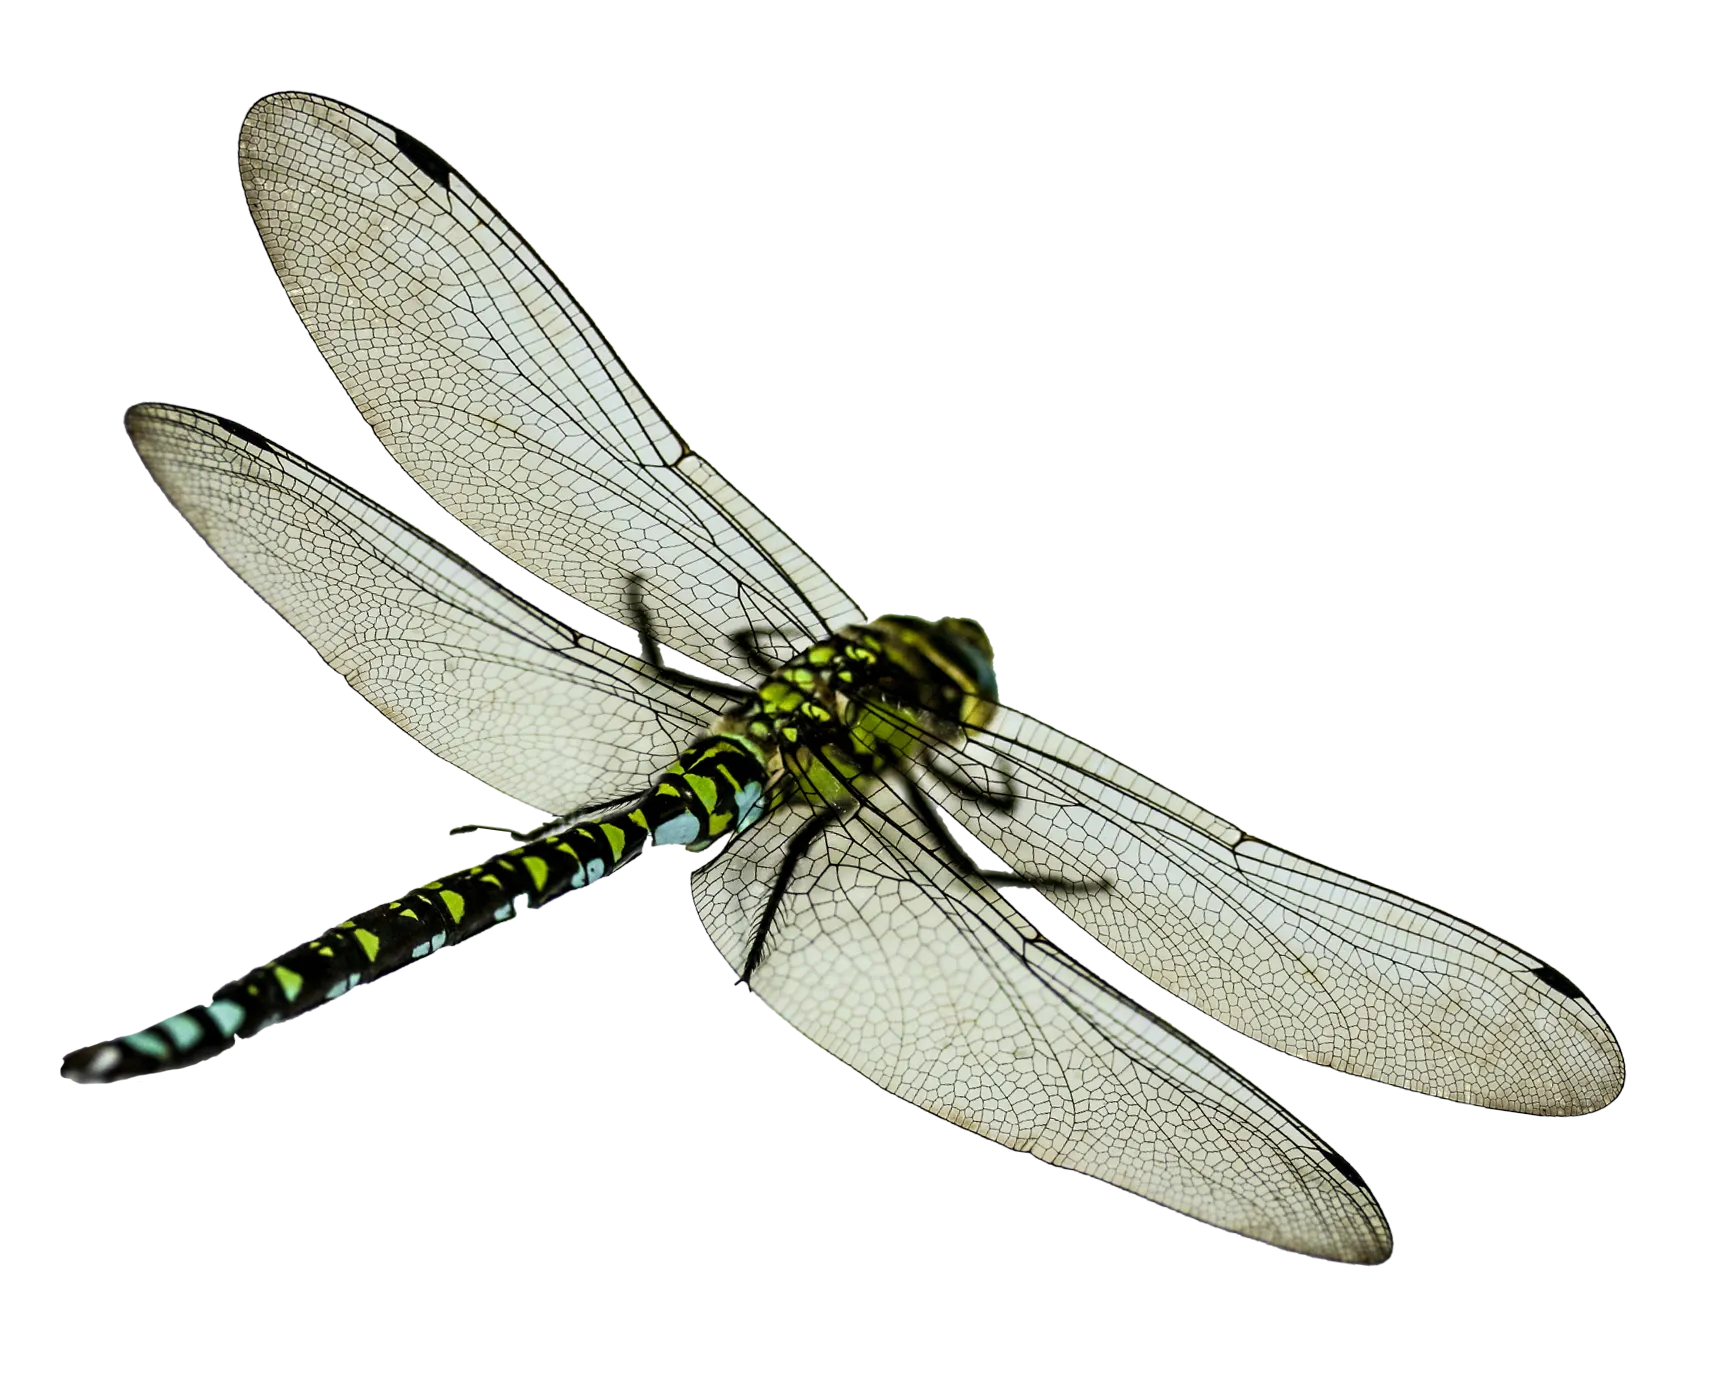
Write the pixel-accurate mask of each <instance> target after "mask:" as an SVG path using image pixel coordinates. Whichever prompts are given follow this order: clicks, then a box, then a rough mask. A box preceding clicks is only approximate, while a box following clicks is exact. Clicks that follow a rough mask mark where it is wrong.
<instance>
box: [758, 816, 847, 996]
mask: <svg viewBox="0 0 1727 1374" xmlns="http://www.w3.org/2000/svg"><path fill="white" fill-rule="evenodd" d="M840 815H841V813H840V812H838V811H834V810H827V811H818V812H816V813H815V815H813V816H811V817H810V818H809V819H808V820H807V821H805V822H804V823H803V824H802V825H800V826H799V827H798V828H797V831H796V832H795V833H794V834H793V835H792V838H791V843H790V844H788V845H787V846H786V854H785V858H783V859H782V860H780V867H779V872H777V873H775V874H774V889H773V891H772V892H770V893H769V894H768V900H767V904H766V905H765V906H763V907H762V914H761V916H760V917H759V918H758V919H757V921H756V933H755V936H754V937H753V938H752V939H751V940H750V952H749V954H748V955H746V956H745V958H744V971H743V973H742V974H740V975H739V977H738V982H740V983H748V982H749V981H750V975H751V974H753V973H754V972H755V971H756V969H757V967H758V966H760V964H761V961H762V954H763V953H764V952H765V950H766V949H767V943H768V932H769V931H770V930H771V929H773V924H774V914H775V913H776V912H777V911H778V910H779V907H780V903H781V902H782V901H784V900H785V895H786V888H787V887H789V886H790V885H791V880H792V873H793V872H794V870H796V868H797V866H798V862H799V860H801V859H802V858H803V856H804V855H805V854H807V853H809V849H810V846H811V845H813V844H814V843H815V842H816V836H818V835H820V834H821V833H822V831H824V830H826V829H827V828H828V827H829V826H830V825H832V824H833V823H834V822H835V821H837V820H839V819H840Z"/></svg>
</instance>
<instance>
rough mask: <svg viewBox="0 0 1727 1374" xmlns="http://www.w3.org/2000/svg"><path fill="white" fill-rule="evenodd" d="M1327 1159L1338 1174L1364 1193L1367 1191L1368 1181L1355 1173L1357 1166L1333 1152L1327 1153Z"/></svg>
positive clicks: (1327, 1151) (1328, 1151)
mask: <svg viewBox="0 0 1727 1374" xmlns="http://www.w3.org/2000/svg"><path fill="white" fill-rule="evenodd" d="M1325 1158H1326V1159H1327V1160H1328V1161H1329V1162H1330V1164H1331V1167H1332V1168H1333V1169H1336V1170H1337V1172H1338V1173H1340V1174H1342V1175H1343V1176H1344V1177H1345V1178H1346V1179H1348V1180H1349V1181H1350V1182H1351V1183H1353V1184H1354V1185H1355V1186H1356V1187H1357V1188H1360V1189H1362V1190H1363V1191H1366V1189H1367V1180H1366V1179H1364V1178H1363V1177H1362V1176H1361V1175H1360V1174H1358V1173H1356V1172H1355V1166H1354V1165H1353V1164H1351V1163H1350V1162H1349V1161H1348V1160H1347V1159H1345V1158H1344V1157H1343V1156H1342V1155H1340V1154H1337V1153H1335V1152H1333V1151H1331V1150H1326V1151H1325Z"/></svg>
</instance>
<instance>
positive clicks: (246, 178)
mask: <svg viewBox="0 0 1727 1374" xmlns="http://www.w3.org/2000/svg"><path fill="white" fill-rule="evenodd" d="M240 176H241V180H242V181H243V182H244V184H245V188H246V200H247V203H248V205H250V207H251V210H252V217H253V219H254V221H255V222H256V223H257V226H258V233H259V235H260V236H261V237H262V238H263V240H264V246H265V248H266V249H268V250H269V254H270V261H271V262H272V263H273V264H275V268H276V272H277V274H278V275H279V276H280V277H281V279H282V285H283V286H284V287H285V288H286V289H287V292H288V298H289V299H290V300H291V301H292V302H293V303H294V308H295V309H296V310H297V311H298V312H299V314H300V318H301V320H302V321H304V322H305V325H306V328H307V329H308V330H309V331H310V332H311V335H312V338H313V339H314V340H315V341H316V342H317V345H318V347H319V349H320V350H321V351H322V352H323V354H324V358H325V360H326V361H327V362H328V363H329V364H330V366H331V368H332V369H333V370H334V371H335V373H336V375H337V377H339V378H340V379H341V381H342V385H343V386H345V387H346V388H347V389H348V394H349V396H351V397H352V398H353V401H354V404H355V405H357V406H358V407H359V409H360V413H361V414H362V415H364V416H365V417H366V420H367V421H368V422H369V423H370V424H371V426H372V427H373V429H374V430H376V431H377V434H378V437H379V439H381V440H382V441H383V443H384V446H385V447H386V448H387V449H389V451H390V452H391V454H392V455H394V456H395V458H396V460H397V461H398V462H400V463H401V464H402V466H403V467H404V468H406V469H407V470H408V472H409V473H410V474H411V475H412V476H413V478H414V479H415V480H416V481H417V482H419V483H420V485H422V486H423V487H425V488H426V490H427V491H429V492H430V493H431V494H432V495H433V496H434V497H435V498H436V499H437V500H438V501H439V502H441V503H442V504H443V506H444V508H445V509H446V510H448V511H450V513H451V514H453V515H455V516H456V517H457V518H458V519H459V520H461V521H463V522H464V523H465V524H467V525H468V526H469V527H470V528H471V529H473V530H474V531H475V532H476V533H478V534H480V535H481V536H482V537H484V538H485V539H487V540H489V541H490V542H491V543H492V544H493V545H494V546H495V547H497V548H498V549H499V550H500V551H502V552H503V553H505V554H507V555H509V557H511V558H513V559H515V560H516V561H517V562H518V563H520V564H521V565H522V566H523V567H525V568H527V569H529V570H530V571H531V572H534V573H536V574H537V575H538V576H540V577H542V578H544V579H545V580H546V581H548V582H550V583H551V584H552V585H554V586H556V587H559V588H561V589H562V590H564V591H566V592H569V593H570V594H572V595H574V596H576V597H579V598H580V599H581V600H583V601H585V602H587V603H588V604H589V605H590V606H593V607H595V608H597V609H599V610H601V611H604V612H605V613H606V614H608V615H611V616H613V617H615V618H616V619H618V620H621V621H623V622H625V623H626V624H628V623H630V616H629V611H628V602H627V597H628V588H629V579H630V575H631V574H632V573H635V574H637V575H639V576H640V577H641V578H642V579H643V581H644V582H645V584H646V592H647V597H648V602H649V605H650V607H651V610H652V613H653V616H654V622H655V629H656V630H657V632H658V634H659V636H660V638H661V639H662V640H663V641H664V642H665V643H667V644H670V645H671V646H673V647H674V648H677V649H680V650H682V651H683V652H684V653H686V654H689V655H690V656H691V657H692V658H695V659H697V660H699V661H700V662H703V663H705V664H707V665H708V666H710V667H712V668H715V669H717V670H719V671H721V672H725V673H730V674H732V675H733V676H736V677H739V678H742V679H745V680H753V679H754V678H755V676H756V674H755V673H754V671H753V670H752V669H751V668H750V666H749V663H748V660H747V659H746V658H745V657H744V656H743V655H741V654H739V653H738V652H737V651H736V650H735V649H734V648H733V647H732V646H731V644H730V643H729V642H728V640H727V635H728V634H729V633H730V632H734V631H739V630H743V629H746V628H748V627H750V626H757V627H771V628H775V629H783V630H785V631H786V632H787V633H788V634H789V635H790V637H791V640H792V647H796V648H801V647H802V646H803V645H804V644H806V643H808V642H809V641H811V640H814V639H819V638H821V637H823V636H825V635H826V634H827V633H829V631H830V630H832V629H834V628H837V627H838V626H839V625H842V624H847V623H851V622H854V621H859V620H862V619H863V618H864V617H863V615H862V613H861V612H860V611H859V610H858V608H857V607H856V606H855V605H854V604H853V603H852V601H851V598H849V597H848V596H846V594H845V593H844V592H842V591H841V590H840V589H839V587H838V586H836V585H835V584H834V582H833V581H832V580H831V579H830V578H829V577H828V576H827V574H826V573H824V572H823V571H822V570H821V569H820V568H819V567H818V566H817V565H816V564H815V562H814V561H813V560H811V559H810V557H809V556H808V555H807V554H805V553H804V552H803V550H802V549H800V548H799V547H798V546H797V545H796V544H795V543H793V542H792V540H791V539H790V538H789V537H787V535H786V534H785V533H784V532H783V531H782V530H780V529H779V527H778V526H776V525H775V524H774V523H773V522H772V521H771V520H769V519H768V518H767V517H766V516H765V515H763V514H762V513H761V512H760V511H759V510H757V509H756V508H755V507H754V506H753V505H751V504H750V502H749V501H748V500H746V499H745V498H744V497H743V496H742V495H740V494H739V493H738V492H737V491H735V490H733V488H732V487H731V486H730V485H729V484H727V483H726V481H725V480H724V479H723V478H722V477H721V476H720V475H719V474H718V473H717V472H715V471H714V469H713V468H712V467H710V466H708V464H707V463H706V462H704V461H703V460H702V459H701V458H700V457H698V456H697V455H695V454H694V453H692V452H691V451H690V449H689V448H688V446H687V445H686V444H685V443H684V441H683V439H682V438H681V437H680V436H679V435H678V434H677V432H676V431H675V430H674V429H673V428H672V426H671V425H670V424H669V423H668V422H667V421H666V419H665V417H664V416H663V415H661V414H660V412H659V411H658V410H657V409H655V407H654V405H653V403H652V402H651V401H650V400H649V399H648V397H647V394H646V393H645V392H644V391H643V390H642V388H641V386H640V385H639V384H638V383H637V382H636V380H635V378H634V377H633V376H631V375H630V373H629V370H628V369H627V368H625V366H624V365H623V363H622V362H621V361H620V360H619V359H618V357H617V355H616V354H615V353H613V352H612V350H611V346H610V345H609V344H608V343H607V342H606V340H605V337H604V336H603V335H602V334H601V333H600V331H599V330H598V328H596V327H595V325H594V323H593V321H592V320H590V319H589V318H588V317H587V315H586V314H584V313H583V311H582V309H581V307H580V306H579V305H577V303H576V301H575V300H574V298H573V297H571V295H570V293H569V292H568V291H567V290H566V289H565V288H564V286H563V284H562V283H561V282H559V281H558V279H557V277H556V276H554V275H553V274H552V272H551V269H549V268H548V267H547V266H546V265H545V263H543V262H542V261H540V259H539V257H538V256H536V255H535V253H534V250H533V249H532V248H531V247H529V246H528V244H527V242H526V241H525V240H523V239H522V237H521V236H520V235H519V234H517V233H516V231H515V230H514V229H513V228H512V227H511V226H510V224H509V223H508V221H506V220H505V219H504V217H503V216H502V215H500V214H499V213H498V212H497V210H496V209H494V208H493V207H492V205H491V204H490V203H489V202H488V201H487V200H486V199H485V198H484V197H483V196H481V195H480V193H479V192H478V191H476V190H475V189H474V188H473V187H472V186H471V185H470V184H469V183H468V182H467V181H466V180H465V179H464V178H463V177H462V176H461V175H460V174H459V173H457V172H456V171H455V170H454V169H453V168H451V167H450V166H449V164H448V163H446V162H444V160H443V159H442V158H440V157H439V156H438V155H437V154H436V153H434V152H432V151H431V150H430V149H429V148H427V147H426V146H425V145H424V144H422V143H420V142H419V141H418V140H416V139H414V138H412V137H411V136H409V135H407V134H404V133H402V132H401V131H400V130H398V129H396V128H395V127H394V126H393V125H390V124H386V123H384V122H383V121H382V120H380V119H374V118H372V117H371V116H370V115H367V114H363V113H361V112H360V111H358V110H355V109H352V108H350V107H348V106H346V105H343V104H340V103H339V102H336V101H333V100H327V99H325V98H323V97H321V96H314V95H304V94H295V93H285V94H280V95H273V96H268V97H266V98H265V99H263V100H261V101H259V102H258V103H257V104H256V105H255V106H253V107H252V110H251V112H250V113H249V114H248V115H247V116H246V121H245V124H244V126H243V127H242V128H241V131H240Z"/></svg>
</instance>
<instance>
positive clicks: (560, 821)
mask: <svg viewBox="0 0 1727 1374" xmlns="http://www.w3.org/2000/svg"><path fill="white" fill-rule="evenodd" d="M652 790H653V789H652V788H647V789H644V790H643V791H640V792H626V793H624V795H623V796H621V797H613V798H612V799H611V800H610V801H603V802H597V803H595V804H594V805H593V806H584V807H581V808H579V809H578V810H575V811H568V812H565V813H564V814H563V815H562V816H553V817H552V818H551V820H549V821H546V822H545V823H544V824H541V825H536V826H535V827H534V828H533V829H532V830H511V829H510V828H509V827H508V826H507V825H456V826H451V827H450V833H451V834H452V835H468V834H472V833H473V832H474V831H476V830H495V831H497V832H498V834H500V835H508V836H509V837H510V838H511V839H512V840H514V841H516V843H517V844H531V843H532V842H533V841H535V840H543V839H545V837H546V836H547V835H550V834H551V833H552V832H553V831H554V830H562V829H564V828H565V827H567V826H571V825H574V824H575V823H576V822H577V821H580V820H583V819H585V818H586V817H589V816H597V815H599V814H600V813H601V812H604V811H620V810H623V809H625V808H627V807H629V806H633V805H634V804H635V803H637V802H639V801H641V800H642V799H643V798H645V797H646V796H647V795H648V793H649V792H651V791H652Z"/></svg>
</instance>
